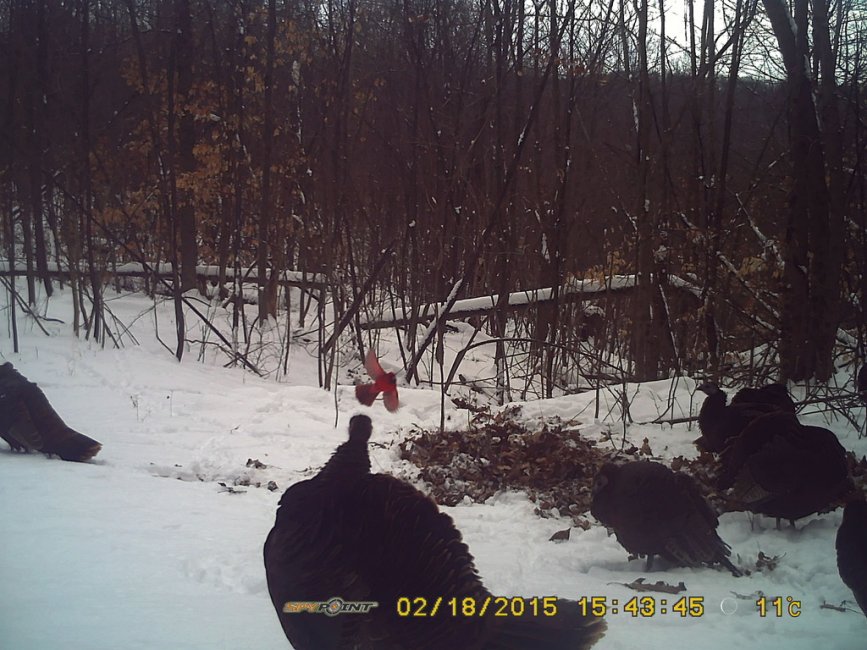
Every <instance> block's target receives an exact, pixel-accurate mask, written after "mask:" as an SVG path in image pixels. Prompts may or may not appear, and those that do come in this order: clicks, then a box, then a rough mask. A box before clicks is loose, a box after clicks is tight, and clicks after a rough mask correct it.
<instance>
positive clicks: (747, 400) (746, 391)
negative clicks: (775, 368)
mask: <svg viewBox="0 0 867 650" xmlns="http://www.w3.org/2000/svg"><path fill="white" fill-rule="evenodd" d="M732 404H733V405H734V404H767V405H769V406H773V407H775V408H776V410H778V411H784V412H786V413H795V411H796V407H795V402H794V401H793V400H792V396H791V395H789V391H788V390H786V387H785V386H784V385H783V384H766V385H765V386H761V387H759V388H742V389H741V390H739V391H738V392H737V393H735V396H734V397H732Z"/></svg>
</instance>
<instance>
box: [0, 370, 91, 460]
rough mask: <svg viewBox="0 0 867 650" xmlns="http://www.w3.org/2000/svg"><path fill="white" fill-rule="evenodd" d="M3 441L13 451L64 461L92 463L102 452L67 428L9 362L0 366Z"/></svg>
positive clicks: (0, 416)
mask: <svg viewBox="0 0 867 650" xmlns="http://www.w3.org/2000/svg"><path fill="white" fill-rule="evenodd" d="M0 438H3V440H5V441H6V442H8V443H9V446H10V447H12V450H13V451H41V452H42V453H44V454H48V455H49V456H50V455H52V454H55V455H57V456H60V457H61V458H62V459H63V460H76V461H85V460H90V459H91V458H93V457H94V456H96V454H97V453H99V450H100V449H102V445H101V444H100V443H98V442H97V441H96V440H94V439H92V438H88V437H87V436H86V435H84V434H82V433H78V431H75V430H74V429H70V428H69V427H68V426H66V423H65V422H64V421H63V420H62V419H60V416H59V415H57V412H56V411H55V410H54V409H53V408H51V404H49V403H48V398H46V397H45V394H44V393H43V392H42V390H40V388H39V386H37V385H36V384H34V383H33V382H31V381H27V379H26V378H25V377H24V376H23V375H21V373H19V372H18V371H17V370H15V368H13V367H12V364H11V363H8V362H7V363H4V364H3V365H2V366H0Z"/></svg>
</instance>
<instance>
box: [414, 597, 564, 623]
mask: <svg viewBox="0 0 867 650" xmlns="http://www.w3.org/2000/svg"><path fill="white" fill-rule="evenodd" d="M397 615H398V616H402V617H406V618H431V617H434V616H443V615H445V616H452V617H454V618H457V617H464V618H472V617H482V616H497V617H520V616H556V615H557V597H556V596H545V597H533V598H521V597H520V596H480V597H476V596H460V597H457V596H452V597H449V598H447V597H444V596H438V597H436V598H426V597H424V596H416V597H414V598H409V597H406V596H401V597H400V598H398V599H397Z"/></svg>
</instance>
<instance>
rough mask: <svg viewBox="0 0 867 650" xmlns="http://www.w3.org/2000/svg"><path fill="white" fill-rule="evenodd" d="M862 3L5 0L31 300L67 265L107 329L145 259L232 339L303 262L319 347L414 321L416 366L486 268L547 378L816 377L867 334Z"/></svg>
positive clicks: (90, 314) (512, 343) (10, 119)
mask: <svg viewBox="0 0 867 650" xmlns="http://www.w3.org/2000/svg"><path fill="white" fill-rule="evenodd" d="M674 5H677V6H674ZM672 9H676V12H672V11H671V10H672ZM675 17H676V18H675ZM865 27H867V2H864V0H831V1H830V2H829V1H823V0H814V1H813V2H810V1H809V0H791V1H790V2H789V1H787V0H725V1H720V0H705V1H704V2H695V1H694V0H685V1H684V2H683V3H680V2H674V3H672V2H669V1H666V0H659V2H658V3H655V2H654V3H651V2H648V0H632V1H627V0H602V1H586V2H582V1H579V0H527V1H525V2H522V1H513V0H472V1H466V0H401V1H398V0H395V1H388V0H299V1H296V2H278V1H277V0H264V1H263V2H259V3H257V2H251V1H249V0H238V1H232V2H222V1H221V2H212V1H208V0H163V1H160V0H157V1H153V2H146V1H145V2H142V1H138V0H108V1H104V2H101V1H100V2H98V1H95V0H74V1H71V2H69V1H61V0H4V1H3V2H0V48H2V52H3V58H2V62H0V66H2V68H0V89H2V93H0V98H3V101H2V105H0V129H2V130H0V133H2V143H3V144H2V148H0V226H2V228H0V241H2V242H3V251H4V256H5V257H6V259H7V266H5V267H4V268H5V269H7V270H6V272H5V274H4V277H3V278H2V279H3V281H4V283H5V285H6V288H7V290H8V291H10V292H14V291H17V290H16V289H15V288H14V285H13V283H11V282H9V280H8V276H9V272H8V269H10V268H15V269H18V271H17V272H18V273H20V274H21V275H24V276H25V277H26V279H27V287H26V289H22V290H21V296H16V297H15V298H14V299H11V300H10V306H11V309H12V318H13V322H14V318H15V315H14V310H15V309H16V308H18V309H23V310H25V311H33V312H35V311H38V302H39V298H38V296H39V294H40V291H39V290H38V285H40V284H41V285H42V286H43V287H44V295H47V296H50V295H51V293H52V291H53V290H54V288H55V287H56V286H57V283H58V282H59V281H60V282H62V283H64V285H65V284H66V283H68V284H69V286H70V287H71V289H72V291H73V292H74V294H75V305H76V307H77V313H76V314H75V322H74V324H73V326H74V327H75V329H76V331H79V328H82V331H83V333H84V335H85V336H92V337H94V338H96V339H97V340H103V341H105V339H106V337H107V338H108V339H109V340H112V339H116V337H115V336H114V335H113V334H112V321H111V318H110V317H108V316H107V315H106V312H105V309H106V307H105V303H104V300H103V294H104V291H105V289H106V287H108V286H110V283H111V282H114V281H117V275H116V273H115V271H116V270H117V269H118V268H120V265H122V264H124V263H127V262H137V263H139V264H141V265H143V266H142V267H140V268H143V269H145V270H146V272H145V273H144V274H143V275H144V276H145V281H146V288H147V290H148V291H151V292H155V291H160V290H162V291H166V292H168V293H169V295H171V296H173V298H174V300H175V303H176V305H177V309H176V312H175V313H176V316H177V321H178V323H177V331H178V343H177V346H176V349H175V350H174V352H175V354H176V355H177V356H178V357H179V358H180V357H181V356H182V355H183V352H184V349H185V342H184V337H185V332H186V330H185V328H184V318H189V312H185V309H184V306H185V305H186V306H190V304H191V303H190V302H189V300H190V296H191V295H193V294H195V293H196V292H201V293H203V294H205V293H208V291H209V286H208V285H209V282H208V280H211V281H213V284H214V286H215V287H216V288H215V289H213V291H214V292H215V293H216V297H218V298H220V299H222V300H223V301H224V305H225V306H226V307H227V308H229V309H232V310H233V320H232V325H231V328H232V340H231V341H228V340H226V341H225V342H226V347H227V349H228V348H231V349H233V350H234V351H233V352H232V354H235V355H236V357H235V358H240V357H238V356H237V355H238V354H239V350H240V351H243V349H244V342H245V341H247V342H249V340H250V339H251V338H252V337H253V336H254V332H255V331H256V330H261V329H263V328H266V327H269V326H271V324H273V323H274V321H275V319H277V318H278V317H279V315H280V313H281V309H280V307H281V304H282V303H284V301H285V300H288V299H289V296H290V295H293V294H292V293H290V292H288V291H282V290H281V287H284V288H285V280H286V277H287V276H285V275H283V274H282V271H284V270H298V271H302V272H303V273H302V274H301V280H300V284H301V285H302V286H303V287H308V289H309V290H305V291H302V292H300V294H299V293H297V292H296V293H295V294H294V295H300V300H301V301H302V310H301V318H302V319H303V318H304V314H305V313H306V310H307V305H310V304H313V303H316V302H318V303H319V304H318V307H320V310H319V311H318V312H317V313H318V318H319V321H320V343H321V345H320V347H319V353H320V354H321V355H327V354H328V353H329V351H333V348H334V347H335V341H337V339H338V338H339V337H338V335H339V334H341V333H346V334H351V336H350V337H349V338H350V339H351V343H350V345H352V346H354V347H357V348H358V352H359V353H362V351H363V350H364V349H365V348H366V347H368V346H370V345H371V344H372V343H373V342H374V338H375V336H376V335H375V329H374V328H373V327H371V325H370V323H371V322H373V321H378V322H380V324H383V323H384V324H386V325H387V324H389V323H391V324H395V323H397V324H399V325H400V326H401V328H402V329H401V337H400V338H399V342H400V344H401V354H402V355H404V356H405V361H406V368H407V371H408V376H409V377H410V378H411V377H412V374H413V372H412V370H413V368H414V366H415V364H416V363H417V362H418V358H419V356H420V354H421V353H422V352H424V350H425V349H426V348H427V347H428V345H429V344H430V343H431V342H432V341H434V340H437V337H439V341H440V342H441V339H442V335H443V332H444V331H446V330H447V327H448V325H447V323H446V320H447V312H448V311H449V309H450V308H451V307H453V302H454V300H456V299H458V298H463V297H472V296H483V295H491V296H494V299H493V300H494V302H493V303H492V304H491V305H490V306H489V307H488V308H487V309H484V310H480V311H479V312H478V313H475V314H474V315H473V319H472V320H471V322H472V323H473V324H474V326H475V327H476V328H478V329H479V330H484V333H485V334H486V335H487V336H488V337H489V339H488V340H489V341H490V344H491V345H495V346H496V348H497V350H496V357H497V363H498V365H499V366H500V367H501V369H503V368H505V366H506V364H508V363H510V360H512V359H514V356H515V351H516V350H520V352H521V355H522V357H521V358H522V359H523V361H522V363H525V364H526V368H527V369H528V372H529V373H536V374H538V375H539V376H541V378H542V381H541V384H540V389H539V390H540V394H541V395H543V396H545V395H547V396H550V395H552V394H554V393H556V392H558V391H560V390H564V389H568V388H569V387H576V386H579V385H581V383H582V382H586V381H592V380H594V378H595V379H598V378H599V377H613V378H615V379H618V380H626V379H627V378H628V379H629V380H638V381H644V380H650V379H655V378H659V377H665V376H671V375H673V374H677V373H685V374H694V373H696V372H698V373H707V374H708V375H710V376H713V377H715V378H720V377H727V378H729V379H735V380H742V381H748V382H752V383H755V382H757V381H762V380H766V379H770V378H777V379H784V380H795V381H819V382H823V381H827V380H829V379H830V378H831V377H832V376H833V375H834V373H835V368H836V367H838V366H840V365H843V364H847V363H850V362H852V361H853V360H858V359H863V358H864V353H865V334H867V325H865V324H867V318H865V315H867V314H865V288H867V285H865V278H867V269H865V263H867V256H865V254H864V251H865V250H867V241H865V239H867V210H865V202H867V185H865V174H867V170H865V167H864V154H865V111H864V93H865V54H867V52H865V46H867V34H865ZM161 263H166V264H167V265H168V267H167V268H168V269H170V271H169V272H168V273H167V276H168V281H167V282H166V281H165V278H164V279H159V278H158V277H157V274H156V272H155V271H154V270H158V269H160V268H162V267H161V266H160V264H161ZM203 265H210V267H209V268H210V270H206V272H203ZM197 269H198V271H199V272H198V273H197ZM150 271H154V273H151V272H150ZM292 277H293V278H296V279H297V276H292ZM582 279H584V280H592V281H595V284H594V286H595V287H596V289H595V290H594V292H592V293H591V292H587V291H584V290H583V287H585V286H587V285H582V284H580V283H579V282H578V281H579V280H582ZM172 280H174V281H172ZM250 280H252V282H253V283H254V285H255V286H256V292H255V295H250V294H249V293H247V294H246V295H245V293H244V292H243V291H242V290H241V286H242V284H243V282H244V281H250ZM308 282H309V284H308ZM317 287H318V289H317ZM323 288H324V289H323ZM545 288H547V289H549V291H548V292H547V293H546V295H545V300H526V301H524V302H527V303H530V304H529V305H524V306H523V307H522V308H521V309H517V308H516V307H509V305H508V300H509V298H508V296H509V294H513V293H514V292H519V291H527V290H536V289H545ZM325 289H327V291H325ZM191 292H192V293H191ZM244 300H248V301H252V302H254V303H255V304H257V305H258V307H257V317H255V318H253V319H248V318H247V317H246V311H245V310H244V309H243V308H242V304H243V301H244ZM326 301H327V303H328V309H329V312H328V318H329V319H330V321H329V322H330V325H329V327H330V328H331V329H330V336H329V332H326V331H325V330H324V329H323V328H324V318H325V316H324V314H325V312H324V311H323V310H322V309H321V308H322V306H323V303H325V302H326ZM431 304H439V305H440V307H439V308H438V311H437V312H436V313H435V314H434V315H433V316H438V318H436V319H434V321H433V325H430V323H431V321H432V318H433V316H432V315H431V314H430V313H426V312H425V311H424V308H425V306H427V305H431ZM287 312H288V310H286V312H282V313H287ZM398 314H401V315H400V316H398ZM326 339H327V340H326ZM588 341H589V345H588V344H587V343H588ZM187 343H188V342H187ZM248 347H249V346H248ZM432 349H436V346H433V348H432ZM241 356H243V355H241ZM615 370H616V372H615ZM500 374H501V373H500V372H499V371H498V375H500ZM502 375H503V376H505V375H506V373H505V371H503V372H502ZM320 381H321V382H324V383H326V384H327V383H328V382H329V379H328V373H326V374H325V375H321V376H320ZM502 388H503V387H502V386H500V389H502ZM503 394H504V393H503V392H502V390H500V397H501V398H502V397H503Z"/></svg>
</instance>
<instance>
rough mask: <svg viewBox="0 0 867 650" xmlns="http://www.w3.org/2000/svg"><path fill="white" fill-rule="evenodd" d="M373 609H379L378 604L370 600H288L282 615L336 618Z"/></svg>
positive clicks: (364, 612)
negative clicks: (315, 615)
mask: <svg viewBox="0 0 867 650" xmlns="http://www.w3.org/2000/svg"><path fill="white" fill-rule="evenodd" d="M373 607H379V603H377V602H374V601H372V600H358V601H351V600H343V599H342V598H340V597H337V596H335V597H334V598H329V599H328V600H324V601H316V600H314V601H304V600H290V601H289V602H288V603H285V604H284V605H283V613H284V614H299V613H301V612H309V613H311V614H325V615H326V616H337V615H339V614H367V612H369V611H370V610H371V609H372V608H373Z"/></svg>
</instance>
